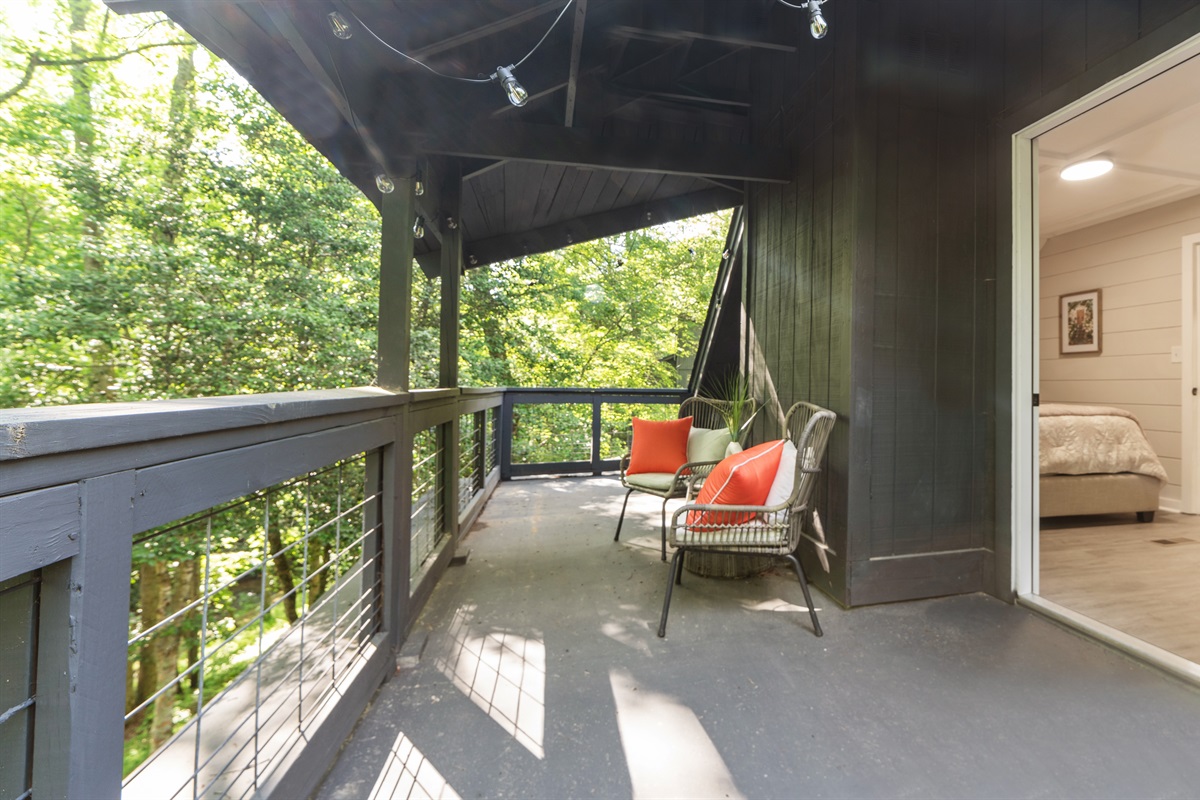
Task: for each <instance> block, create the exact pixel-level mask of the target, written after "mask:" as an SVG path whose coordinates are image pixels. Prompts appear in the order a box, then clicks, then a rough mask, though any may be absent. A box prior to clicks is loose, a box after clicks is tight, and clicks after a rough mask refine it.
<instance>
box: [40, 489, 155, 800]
mask: <svg viewBox="0 0 1200 800" xmlns="http://www.w3.org/2000/svg"><path fill="white" fill-rule="evenodd" d="M81 488H82V493H81V500H82V502H81V508H80V512H81V516H80V522H81V528H80V534H79V553H78V555H76V556H75V557H74V558H71V559H67V560H64V561H60V562H58V563H56V564H53V565H51V566H48V567H46V568H44V569H43V570H42V580H43V583H42V595H41V596H42V608H41V624H40V626H39V639H40V641H39V647H38V667H37V705H36V707H35V710H36V714H37V717H36V719H37V725H36V732H35V734H34V752H35V753H37V758H36V759H35V760H34V766H33V769H34V776H33V785H34V786H35V787H36V791H37V796H38V797H95V798H108V797H111V798H119V797H120V796H121V772H122V770H121V764H122V758H123V749H124V744H125V730H124V717H125V672H126V662H127V659H128V656H127V652H126V651H127V647H126V644H125V643H126V641H128V638H129V573H130V570H131V569H132V553H133V497H134V474H133V472H131V471H127V472H119V473H115V474H111V475H105V476H104V477H100V478H93V479H89V480H85V481H83V482H82V484H81Z"/></svg>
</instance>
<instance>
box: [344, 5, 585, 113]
mask: <svg viewBox="0 0 1200 800" xmlns="http://www.w3.org/2000/svg"><path fill="white" fill-rule="evenodd" d="M574 2H575V0H567V2H566V3H565V4H564V5H563V7H562V10H561V11H559V12H558V16H557V17H555V18H554V21H553V22H551V23H550V27H549V28H547V29H546V32H545V33H543V34H542V38H541V39H538V41H537V44H535V45H534V46H533V48H532V49H530V51H529V52H528V53H526V54H525V56H524V57H523V58H522V59H521V60H520V61H517V62H516V63H514V64H509V65H508V66H507V67H497V68H496V71H495V72H493V73H492V74H491V75H489V76H488V77H486V78H464V77H463V76H461V75H448V74H446V73H445V72H439V71H438V70H436V69H434V68H433V67H431V66H429V65H428V64H426V63H425V62H424V61H421V60H420V59H416V58H413V57H412V56H410V55H409V54H408V53H405V52H403V51H401V50H397V49H396V48H395V47H392V46H391V45H390V44H388V43H387V42H385V41H384V40H383V39H382V38H380V36H379V34H377V33H375V31H373V30H371V29H370V28H369V27H368V26H367V24H366V23H365V22H363V21H362V20H361V19H359V17H358V15H357V14H355V13H354V12H353V11H350V12H348V13H349V14H350V16H351V17H353V18H354V21H355V22H357V23H358V25H359V26H360V27H361V28H362V29H363V30H364V31H366V32H367V33H368V34H369V35H370V36H371V37H372V38H373V39H375V41H377V42H379V43H380V44H381V45H383V46H384V47H386V48H387V49H388V50H391V51H392V52H393V53H395V54H396V55H398V56H400V57H401V58H403V59H405V60H406V61H411V62H412V63H414V64H416V65H417V66H418V67H421V68H422V69H424V70H427V71H429V72H432V73H433V74H434V75H437V76H438V77H439V78H448V79H449V80H453V81H462V82H463V83H491V82H492V81H497V80H498V81H500V86H501V87H502V88H503V89H504V94H505V96H507V97H508V101H509V102H510V103H512V104H513V105H514V106H523V105H525V103H526V102H528V100H529V92H527V91H526V90H525V87H524V86H522V85H521V84H520V83H519V82H518V81H517V79H516V78H515V77H514V76H513V70H515V69H516V68H517V67H519V66H521V65H522V64H524V63H525V61H526V59H528V58H529V57H530V56H531V55H533V54H534V53H535V52H536V51H537V49H538V48H539V47H541V46H542V42H544V41H546V37H547V36H549V35H550V31H552V30H554V28H555V27H556V26H557V25H558V23H559V20H561V19H562V18H563V15H564V14H566V13H567V9H568V8H570V7H571V4H572V3H574ZM335 15H336V16H337V17H338V19H339V20H341V24H342V25H343V26H345V34H346V35H345V36H343V35H342V34H341V33H339V32H338V31H339V28H338V26H337V25H336V24H335V22H334V19H333V18H334V16H335ZM329 23H330V26H331V27H332V28H333V33H334V35H335V36H337V37H338V38H339V39H348V38H350V33H351V30H350V27H349V25H348V24H346V20H345V19H343V18H342V17H341V15H340V14H338V12H336V11H334V12H333V13H331V14H330V15H329Z"/></svg>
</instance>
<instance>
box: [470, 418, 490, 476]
mask: <svg viewBox="0 0 1200 800" xmlns="http://www.w3.org/2000/svg"><path fill="white" fill-rule="evenodd" d="M487 417H488V412H487V409H484V410H483V411H478V412H476V413H475V431H474V433H475V441H474V447H475V468H474V469H473V470H472V474H473V476H474V487H473V488H474V490H475V491H476V492H481V491H483V485H484V483H485V482H486V481H487Z"/></svg>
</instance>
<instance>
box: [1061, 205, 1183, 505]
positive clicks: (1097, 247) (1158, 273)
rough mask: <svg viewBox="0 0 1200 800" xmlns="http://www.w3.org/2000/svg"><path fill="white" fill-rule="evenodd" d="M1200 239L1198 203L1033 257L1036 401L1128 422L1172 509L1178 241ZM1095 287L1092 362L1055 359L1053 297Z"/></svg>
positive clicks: (1096, 230) (1066, 240)
mask: <svg viewBox="0 0 1200 800" xmlns="http://www.w3.org/2000/svg"><path fill="white" fill-rule="evenodd" d="M1196 233H1200V197H1193V198H1189V199H1187V200H1181V201H1179V202H1176V203H1171V204H1169V205H1165V206H1160V207H1159V208H1155V209H1151V210H1150V211H1143V212H1141V213H1139V214H1133V215H1130V216H1128V217H1124V218H1122V219H1118V220H1114V221H1112V222H1105V223H1103V224H1100V225H1094V226H1092V227H1090V228H1084V229H1083V230H1079V231H1072V232H1071V233H1066V234H1063V235H1061V236H1056V237H1054V238H1052V239H1050V240H1048V241H1047V242H1046V244H1045V245H1044V246H1043V247H1042V252H1041V289H1040V295H1041V309H1040V314H1039V316H1040V318H1041V342H1040V345H1041V395H1042V399H1043V400H1044V401H1045V402H1062V403H1099V404H1103V405H1111V406H1120V407H1121V408H1126V409H1128V410H1130V411H1132V412H1133V413H1134V414H1136V415H1137V417H1138V419H1139V420H1140V421H1141V423H1142V428H1143V429H1144V430H1145V431H1146V438H1147V439H1149V440H1150V444H1151V445H1152V446H1153V447H1154V450H1155V452H1156V453H1158V457H1159V459H1161V460H1162V463H1163V466H1164V467H1166V470H1167V474H1168V476H1169V477H1170V483H1169V484H1168V485H1167V486H1165V487H1163V492H1162V505H1163V507H1164V508H1168V509H1178V508H1179V497H1180V491H1179V484H1180V457H1181V455H1182V442H1181V434H1180V431H1181V429H1182V419H1181V416H1180V380H1181V377H1182V371H1183V365H1182V364H1173V363H1171V348H1172V347H1174V346H1178V345H1181V344H1183V329H1182V305H1183V301H1182V276H1181V274H1180V264H1181V250H1180V240H1181V239H1182V237H1184V236H1187V235H1190V234H1196ZM1089 289H1102V290H1103V296H1102V298H1101V311H1100V319H1101V347H1102V352H1101V353H1100V354H1099V355H1092V354H1083V355H1069V356H1063V355H1059V352H1058V336H1059V320H1058V309H1059V297H1060V295H1064V294H1072V293H1074V292H1081V291H1087V290H1089Z"/></svg>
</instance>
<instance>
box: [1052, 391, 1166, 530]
mask: <svg viewBox="0 0 1200 800" xmlns="http://www.w3.org/2000/svg"><path fill="white" fill-rule="evenodd" d="M1038 417H1039V419H1038V427H1039V432H1038V441H1039V452H1038V462H1039V472H1040V475H1041V478H1040V490H1041V502H1040V505H1041V512H1040V513H1041V516H1043V517H1065V516H1074V515H1076V514H1119V513H1135V514H1137V518H1138V521H1139V522H1151V521H1153V520H1154V512H1155V511H1157V510H1158V494H1159V490H1160V489H1161V488H1162V485H1163V484H1164V483H1166V482H1167V472H1166V470H1165V469H1163V466H1162V463H1161V462H1159V460H1158V456H1157V455H1155V453H1154V449H1153V448H1152V447H1151V446H1150V443H1149V442H1148V441H1147V440H1146V435H1145V434H1144V433H1143V432H1142V426H1141V425H1140V424H1139V423H1138V420H1137V417H1135V416H1134V415H1133V414H1131V413H1130V412H1128V411H1125V410H1124V409H1121V408H1113V407H1111V406H1092V405H1075V404H1067V403H1046V404H1044V405H1041V406H1039V407H1038Z"/></svg>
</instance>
